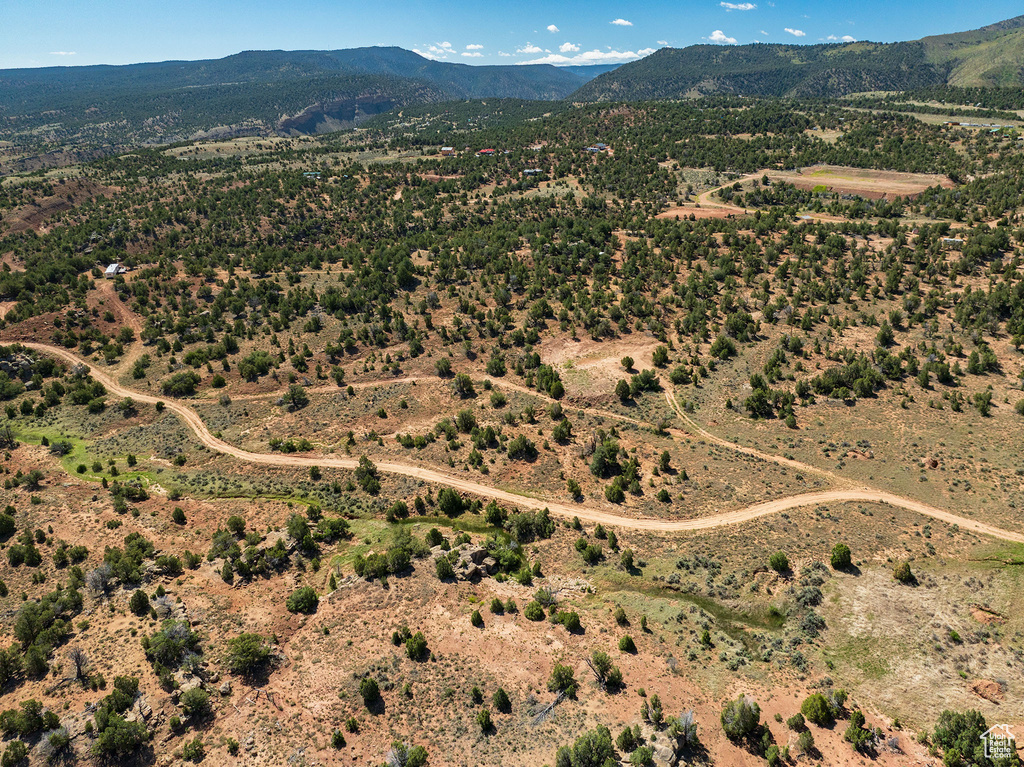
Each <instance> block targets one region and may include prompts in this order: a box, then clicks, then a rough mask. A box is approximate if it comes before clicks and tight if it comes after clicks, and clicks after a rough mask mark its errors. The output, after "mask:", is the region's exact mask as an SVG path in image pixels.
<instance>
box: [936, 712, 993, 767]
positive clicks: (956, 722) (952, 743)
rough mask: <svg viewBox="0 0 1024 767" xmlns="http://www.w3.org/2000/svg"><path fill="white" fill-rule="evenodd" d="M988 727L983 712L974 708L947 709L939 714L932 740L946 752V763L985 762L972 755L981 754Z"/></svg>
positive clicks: (944, 760)
mask: <svg viewBox="0 0 1024 767" xmlns="http://www.w3.org/2000/svg"><path fill="white" fill-rule="evenodd" d="M987 729H988V727H987V724H986V722H985V717H984V716H983V715H982V714H981V712H979V711H975V710H973V709H972V710H969V711H964V712H963V713H961V712H958V711H950V710H948V709H947V710H945V711H943V712H942V713H941V714H939V721H938V722H937V723H936V724H935V732H934V734H933V735H932V741H933V742H934V743H935V745H936V746H938V747H939V748H941V749H942V750H943V751H944V752H945V758H944V759H943V762H944V763H945V764H949V765H960V764H963V763H964V760H966V761H967V762H968V763H969V764H985V763H986V762H983V761H981V760H980V759H976V758H972V757H975V756H976V755H978V756H980V754H978V751H980V750H981V745H980V744H981V735H982V733H984V732H985V731H986V730H987ZM1008 763H1012V761H1011V762H1008Z"/></svg>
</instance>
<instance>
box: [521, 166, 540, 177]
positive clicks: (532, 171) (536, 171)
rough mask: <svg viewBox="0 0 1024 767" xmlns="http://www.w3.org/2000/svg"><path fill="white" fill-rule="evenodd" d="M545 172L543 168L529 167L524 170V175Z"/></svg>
mask: <svg viewBox="0 0 1024 767" xmlns="http://www.w3.org/2000/svg"><path fill="white" fill-rule="evenodd" d="M543 172H544V169H543V168H527V169H526V170H524V171H523V175H524V176H536V175H538V174H540V173H543Z"/></svg>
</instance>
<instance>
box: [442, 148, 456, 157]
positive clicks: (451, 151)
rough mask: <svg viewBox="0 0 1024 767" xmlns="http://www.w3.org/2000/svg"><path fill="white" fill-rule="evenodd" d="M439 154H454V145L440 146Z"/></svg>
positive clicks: (448, 155) (449, 155) (450, 155)
mask: <svg viewBox="0 0 1024 767" xmlns="http://www.w3.org/2000/svg"><path fill="white" fill-rule="evenodd" d="M441 156H442V157H454V156H455V147H453V146H443V147H441Z"/></svg>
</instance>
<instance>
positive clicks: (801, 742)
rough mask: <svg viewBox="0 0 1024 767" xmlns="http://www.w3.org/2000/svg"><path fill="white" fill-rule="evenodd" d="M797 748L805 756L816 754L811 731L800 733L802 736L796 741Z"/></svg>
mask: <svg viewBox="0 0 1024 767" xmlns="http://www.w3.org/2000/svg"><path fill="white" fill-rule="evenodd" d="M796 744H797V746H799V747H800V750H801V751H803V752H804V753H805V754H811V753H814V735H813V733H811V731H810V730H804V731H803V732H801V733H800V736H799V737H798V738H797V739H796Z"/></svg>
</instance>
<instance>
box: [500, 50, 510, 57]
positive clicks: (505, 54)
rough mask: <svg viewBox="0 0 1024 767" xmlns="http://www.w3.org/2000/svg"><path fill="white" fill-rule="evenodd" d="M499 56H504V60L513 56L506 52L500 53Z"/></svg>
mask: <svg viewBox="0 0 1024 767" xmlns="http://www.w3.org/2000/svg"><path fill="white" fill-rule="evenodd" d="M498 55H499V56H502V57H504V58H508V57H509V56H511V55H512V54H511V53H505V51H498Z"/></svg>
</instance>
